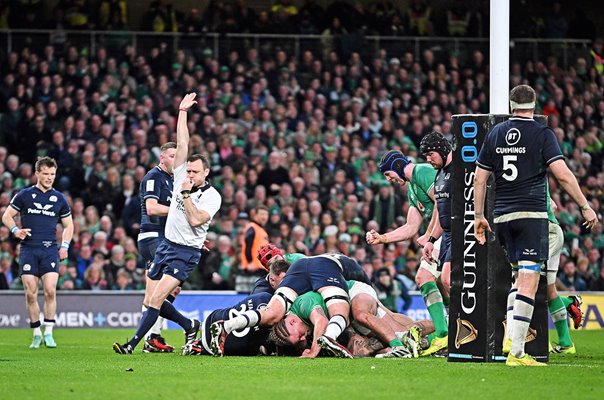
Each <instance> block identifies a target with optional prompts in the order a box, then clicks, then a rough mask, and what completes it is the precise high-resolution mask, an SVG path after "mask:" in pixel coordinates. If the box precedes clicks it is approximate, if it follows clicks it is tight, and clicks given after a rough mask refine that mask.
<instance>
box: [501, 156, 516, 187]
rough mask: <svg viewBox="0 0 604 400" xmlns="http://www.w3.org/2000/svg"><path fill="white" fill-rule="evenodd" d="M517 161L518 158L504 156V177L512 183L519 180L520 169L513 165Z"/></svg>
mask: <svg viewBox="0 0 604 400" xmlns="http://www.w3.org/2000/svg"><path fill="white" fill-rule="evenodd" d="M516 160H518V156H503V170H504V171H505V174H503V177H504V178H505V179H506V180H507V181H510V182H511V181H513V180H514V179H516V178H518V168H516V166H515V165H514V164H513V163H514V162H516Z"/></svg>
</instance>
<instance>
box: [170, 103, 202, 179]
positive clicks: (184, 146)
mask: <svg viewBox="0 0 604 400" xmlns="http://www.w3.org/2000/svg"><path fill="white" fill-rule="evenodd" d="M195 96H197V94H195V93H189V94H187V95H185V97H184V98H183V99H182V100H181V102H180V105H179V106H178V122H177V123H176V154H175V156H174V168H177V167H180V166H181V165H183V164H184V163H185V162H186V161H187V156H188V155H189V127H188V126H187V112H188V111H189V109H190V108H191V107H192V106H193V105H194V104H197V102H196V101H195Z"/></svg>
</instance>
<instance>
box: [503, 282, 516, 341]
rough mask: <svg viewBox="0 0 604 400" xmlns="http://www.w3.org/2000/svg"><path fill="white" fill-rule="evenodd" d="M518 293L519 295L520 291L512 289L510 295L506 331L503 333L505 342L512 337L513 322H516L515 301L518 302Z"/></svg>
mask: <svg viewBox="0 0 604 400" xmlns="http://www.w3.org/2000/svg"><path fill="white" fill-rule="evenodd" d="M516 293H518V289H514V288H512V289H511V290H510V292H509V293H508V308H507V311H506V314H505V317H506V318H505V320H506V324H505V326H506V329H505V332H504V333H503V338H504V340H505V339H509V338H511V337H512V335H511V333H512V323H513V322H512V321H513V320H514V300H516Z"/></svg>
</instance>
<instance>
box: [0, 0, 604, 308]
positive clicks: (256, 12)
mask: <svg viewBox="0 0 604 400" xmlns="http://www.w3.org/2000/svg"><path fill="white" fill-rule="evenodd" d="M39 3H40V2H39V1H0V28H7V27H10V28H24V27H34V26H35V27H44V28H47V29H53V32H55V33H57V35H54V36H53V35H51V36H52V37H50V38H49V37H48V36H46V37H45V39H44V40H32V36H31V35H30V36H28V35H27V34H22V35H21V36H18V38H20V39H19V41H17V42H18V43H19V46H18V47H17V46H16V45H13V46H12V48H10V47H5V48H0V52H1V53H0V55H1V63H0V80H1V82H0V212H4V210H5V209H6V207H7V206H8V204H9V202H10V199H11V198H12V196H13V195H14V194H15V193H16V192H17V191H18V190H20V189H22V188H24V187H26V186H29V185H32V184H35V176H34V174H33V172H34V171H33V164H34V163H35V160H36V159H37V157H38V156H43V155H47V156H51V157H53V158H55V159H56V160H57V162H58V165H59V168H58V173H57V179H56V183H55V187H56V188H57V189H59V190H61V191H62V192H63V193H64V194H65V195H66V196H67V198H68V200H69V202H70V204H71V207H72V212H73V218H74V223H75V235H74V241H73V243H72V246H71V248H70V257H69V260H68V261H67V262H64V263H61V265H60V269H59V273H60V279H59V284H58V285H59V289H60V290H72V289H92V290H133V289H142V288H143V287H144V265H142V261H141V258H140V256H139V254H138V251H137V246H136V238H137V233H138V227H139V223H140V200H139V198H138V191H139V182H140V181H141V179H142V178H143V176H144V175H145V173H146V172H147V171H148V170H149V169H150V168H152V167H153V166H154V165H156V164H157V163H158V159H159V147H160V146H161V145H162V144H163V143H165V142H167V141H171V140H174V139H175V122H176V120H175V118H176V116H177V110H178V104H179V102H180V99H181V97H182V96H183V95H184V94H185V93H188V92H196V93H198V99H197V100H198V104H197V106H196V107H194V108H193V109H192V110H191V111H190V112H189V130H190V132H191V142H190V144H191V148H192V149H191V150H192V151H193V152H199V153H204V154H207V156H208V157H209V159H210V160H211V164H212V172H211V176H210V178H211V181H212V183H213V185H214V186H216V187H217V188H218V189H219V191H220V193H221V194H222V196H223V204H222V208H221V210H220V212H219V213H218V215H217V216H216V218H215V219H214V223H213V226H212V227H211V231H212V232H211V233H210V234H209V235H208V247H209V248H210V249H211V252H209V253H207V254H206V255H205V256H204V259H203V260H202V264H203V267H200V268H199V269H198V270H197V271H196V272H195V273H194V274H193V275H192V276H191V278H190V279H189V280H188V281H187V282H186V283H185V285H184V288H186V289H205V290H213V289H233V288H234V287H235V286H234V285H235V283H234V282H235V276H236V275H237V274H238V273H240V272H241V271H240V265H241V262H240V254H241V245H242V235H243V233H244V232H245V229H246V226H248V224H249V222H250V221H255V222H258V223H260V224H261V225H263V226H264V229H265V230H266V231H267V233H268V234H269V236H270V241H271V242H273V243H275V244H276V245H277V246H279V247H280V248H282V249H283V250H284V251H285V252H299V253H305V254H308V255H312V254H319V253H323V252H327V251H337V252H341V253H344V254H347V255H350V256H352V257H354V258H355V259H357V260H358V261H359V263H361V265H363V268H364V269H365V271H366V272H367V274H368V275H369V276H370V277H372V278H373V280H374V282H375V285H376V288H378V290H379V291H382V293H383V298H385V297H389V298H391V299H393V298H396V297H398V296H406V293H407V291H408V290H412V289H415V287H414V282H413V280H414V276H415V272H416V269H417V267H418V265H419V262H418V257H419V256H420V254H421V253H419V249H418V246H417V243H416V242H415V241H408V242H402V243H398V244H393V245H389V246H373V247H370V246H368V245H367V244H366V242H365V240H364V235H365V232H366V231H368V230H370V229H376V230H377V231H379V232H385V231H388V230H391V229H394V228H396V227H398V226H400V225H402V224H404V223H405V216H406V213H407V209H408V206H409V203H408V201H407V196H406V188H404V187H403V188H401V187H394V186H391V185H389V184H388V183H387V182H386V181H385V180H384V178H383V176H382V175H381V174H380V173H379V170H378V168H377V162H378V161H379V158H380V157H381V155H382V154H383V153H384V152H385V151H387V150H390V149H396V148H399V149H401V150H402V151H404V152H405V153H406V154H408V155H409V156H410V157H411V158H412V159H414V160H415V161H416V162H423V160H422V159H421V158H420V157H419V156H418V152H417V148H418V146H419V142H420V140H421V138H422V137H423V135H424V134H425V133H427V132H430V131H432V130H436V131H439V132H442V133H443V134H444V135H445V136H446V137H447V138H450V137H451V132H450V131H451V116H452V115H453V114H467V113H488V89H489V79H488V54H486V52H485V50H484V49H483V48H482V47H477V48H475V49H472V48H470V49H466V50H465V52H463V54H461V53H460V52H459V51H456V50H451V49H447V48H446V47H442V46H440V47H430V46H426V47H425V48H422V50H421V51H417V49H415V50H413V49H405V48H397V47H396V46H385V47H383V48H378V49H376V50H375V51H373V52H371V53H372V54H370V55H368V54H367V53H368V52H367V51H364V50H363V49H358V48H357V47H358V45H359V43H361V44H362V43H363V41H362V39H363V37H364V35H382V36H385V37H391V36H401V37H405V36H409V35H412V36H416V37H417V36H428V37H429V36H434V35H440V36H450V37H464V36H465V37H481V36H485V35H488V29H487V30H485V26H488V25H487V24H488V21H485V18H486V19H487V20H488V18H487V17H485V15H484V12H483V11H481V10H480V9H478V8H468V7H466V6H464V3H465V2H461V1H451V2H450V7H449V8H448V9H447V11H446V12H444V14H443V13H442V12H441V13H433V12H432V11H431V10H432V8H431V7H432V6H431V2H430V1H422V0H413V1H409V2H406V3H405V4H406V6H405V7H399V6H395V2H392V1H387V0H382V1H374V2H368V3H363V2H352V1H349V2H342V1H337V2H332V3H330V5H328V6H326V7H324V6H323V5H321V2H318V1H303V2H291V1H287V0H281V1H276V2H270V4H271V6H270V7H264V8H262V7H258V8H251V7H249V6H248V5H247V4H246V2H245V1H239V0H238V1H227V0H225V1H217V0H213V1H210V2H209V3H208V2H205V3H204V5H205V8H203V9H202V8H199V9H198V8H193V9H179V8H178V3H176V2H169V1H153V2H150V5H149V9H148V10H147V11H146V12H145V14H144V15H145V17H144V18H143V21H144V24H142V25H141V26H131V25H130V23H129V18H128V15H129V10H128V3H129V2H126V1H100V2H91V1H78V0H75V1H66V0H62V1H60V2H58V4H57V6H56V7H55V8H54V9H53V12H52V13H51V14H41V13H40V12H39V10H40V7H39V6H40V4H39ZM523 5H524V3H523V2H519V4H518V7H516V8H513V9H512V14H513V15H514V13H519V11H520V10H518V8H519V7H521V6H523ZM36 6H37V7H36ZM520 14H521V13H520ZM533 15H534V14H533ZM47 17H48V18H47ZM512 22H513V26H512V29H513V32H514V30H516V32H517V35H518V36H522V37H540V38H557V39H564V38H579V39H588V40H589V41H588V42H586V43H587V45H586V46H585V47H584V48H582V49H579V51H575V52H573V53H572V54H573V56H572V57H571V58H570V59H565V60H564V63H562V62H561V59H560V57H559V56H557V55H558V54H560V51H561V50H560V49H561V47H560V46H563V44H560V43H562V42H556V43H554V44H552V45H551V47H550V50H551V53H552V54H553V55H551V56H547V57H542V58H540V59H534V58H532V57H524V58H517V59H514V58H513V59H512V65H511V70H510V73H511V76H510V87H512V86H514V85H517V84H520V83H527V84H530V85H531V86H533V87H534V88H535V89H536V91H537V95H538V106H537V107H538V109H537V112H538V113H541V114H545V115H547V116H548V123H549V125H550V126H551V127H552V129H553V130H554V132H555V133H556V135H557V138H558V141H559V143H560V147H561V149H562V151H563V153H564V154H565V156H566V157H567V161H568V164H569V166H570V168H571V169H572V171H573V172H574V173H575V175H576V177H577V179H578V180H579V182H580V184H581V187H582V189H583V191H584V193H585V195H586V196H587V198H588V199H589V201H590V202H591V205H592V207H593V208H594V209H595V210H596V211H597V212H598V213H599V214H600V215H601V214H602V211H603V206H602V201H603V200H604V193H603V187H604V172H603V168H602V167H603V154H604V153H603V150H602V148H603V142H604V60H603V56H604V52H603V42H602V40H601V39H599V38H597V37H596V32H597V29H599V28H598V27H597V26H596V25H595V24H594V23H593V21H590V20H589V18H588V17H587V16H586V15H585V13H583V12H581V11H580V10H574V9H573V11H572V12H569V11H568V9H566V10H565V9H564V7H563V3H561V2H554V3H548V6H547V7H545V8H544V9H543V10H542V15H540V16H539V17H530V18H529V15H519V16H518V19H512ZM529 28H530V29H529ZM70 29H75V30H89V29H95V30H103V29H104V30H111V31H118V32H124V33H125V34H126V36H123V37H122V36H119V35H117V36H115V37H117V38H118V40H116V41H112V40H108V41H107V42H105V43H97V44H96V45H95V46H94V48H93V47H91V46H81V45H79V44H78V45H75V44H73V43H71V42H70V34H69V30H70ZM521 29H524V31H520V30H521ZM136 30H149V31H154V32H183V34H184V35H186V34H190V33H195V34H199V35H201V36H200V37H202V36H203V34H204V33H206V32H210V33H211V32H217V33H225V32H227V33H228V32H232V33H237V32H239V33H280V34H289V33H295V34H311V35H312V34H316V35H320V39H319V40H318V41H317V42H316V43H315V45H313V46H308V47H305V46H302V47H301V48H300V47H296V48H295V49H292V46H288V45H283V44H282V42H281V41H279V40H277V39H275V41H274V42H271V41H270V40H268V41H264V42H263V45H262V46H254V45H253V41H250V42H246V41H244V40H242V41H236V42H235V41H232V42H228V43H230V44H231V45H232V47H231V48H230V49H228V51H221V52H220V54H217V52H216V49H215V48H213V47H211V46H207V45H206V44H205V43H206V42H204V40H203V39H199V40H197V39H196V40H192V41H188V42H185V41H183V42H182V43H181V45H180V46H175V45H174V42H173V41H170V40H167V41H164V40H155V42H154V43H153V44H151V45H149V46H147V47H145V48H139V47H137V46H136V45H135V44H134V43H132V41H131V40H129V39H128V36H127V33H128V32H129V31H136ZM34 37H35V36H34ZM0 39H1V40H0V46H3V45H4V44H5V36H2V35H0ZM15 40H16V39H15ZM222 48H224V43H223V47H221V49H222ZM487 48H488V47H487ZM564 54H566V53H564ZM550 188H551V192H552V198H553V200H554V201H555V202H556V205H557V210H556V214H557V216H558V219H559V221H560V223H561V225H562V227H563V230H564V232H565V247H564V251H563V256H562V260H561V264H560V272H559V280H558V286H559V288H560V289H562V290H577V291H585V290H604V263H603V260H602V259H603V258H602V251H603V249H604V237H603V236H602V227H601V225H600V226H599V227H598V228H597V229H596V231H594V232H587V231H585V230H584V229H583V228H582V226H581V215H580V212H579V209H578V207H577V206H576V205H575V204H574V203H573V202H572V201H571V200H570V199H569V197H568V196H566V195H565V194H562V192H561V190H560V189H559V188H558V185H557V183H556V182H555V180H553V179H550ZM259 206H265V207H267V209H268V216H267V217H266V218H263V217H259V215H258V212H257V210H258V207H259ZM58 234H59V235H60V227H59V232H58ZM18 256H19V246H18V243H17V241H16V240H14V238H13V237H11V235H10V233H9V231H8V229H7V228H6V227H4V226H3V227H1V228H0V289H7V288H20V287H21V286H20V285H21V283H20V280H19V278H18Z"/></svg>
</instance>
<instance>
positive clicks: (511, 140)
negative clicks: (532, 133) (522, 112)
mask: <svg viewBox="0 0 604 400" xmlns="http://www.w3.org/2000/svg"><path fill="white" fill-rule="evenodd" d="M521 136H522V135H521V134H520V131H519V130H518V129H516V128H512V129H510V130H509V131H507V133H506V134H505V142H506V143H507V144H508V146H514V145H515V144H516V143H518V142H519V141H520V137H521Z"/></svg>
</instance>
